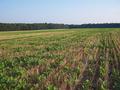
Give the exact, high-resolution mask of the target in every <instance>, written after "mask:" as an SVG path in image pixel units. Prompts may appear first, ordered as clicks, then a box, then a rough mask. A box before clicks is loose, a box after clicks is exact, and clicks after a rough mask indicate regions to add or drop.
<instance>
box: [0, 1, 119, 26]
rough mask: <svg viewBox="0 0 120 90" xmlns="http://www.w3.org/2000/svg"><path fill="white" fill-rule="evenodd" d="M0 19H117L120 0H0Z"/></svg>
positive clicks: (5, 20) (87, 20)
mask: <svg viewBox="0 0 120 90" xmlns="http://www.w3.org/2000/svg"><path fill="white" fill-rule="evenodd" d="M0 22H7V23H24V22H25V23H44V22H48V23H66V24H82V23H109V22H110V23H111V22H112V23H119V22H120V0H0Z"/></svg>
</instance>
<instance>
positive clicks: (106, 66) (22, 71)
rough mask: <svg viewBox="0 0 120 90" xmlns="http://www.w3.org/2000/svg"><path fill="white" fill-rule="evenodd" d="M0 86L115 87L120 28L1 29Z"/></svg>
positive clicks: (40, 89) (12, 89)
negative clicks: (8, 30) (9, 30)
mask: <svg viewBox="0 0 120 90" xmlns="http://www.w3.org/2000/svg"><path fill="white" fill-rule="evenodd" d="M0 90H120V29H119V28H116V29H115V28H111V29H109V28H106V29H105V28H103V29H92V28H91V29H70V30H69V29H63V30H62V29H61V30H41V31H14V32H13V31H12V32H0Z"/></svg>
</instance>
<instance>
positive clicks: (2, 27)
mask: <svg viewBox="0 0 120 90" xmlns="http://www.w3.org/2000/svg"><path fill="white" fill-rule="evenodd" d="M65 28H66V29H72V28H120V23H105V24H81V25H74V24H72V25H68V24H53V23H33V24H26V23H0V31H19V30H41V29H65Z"/></svg>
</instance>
